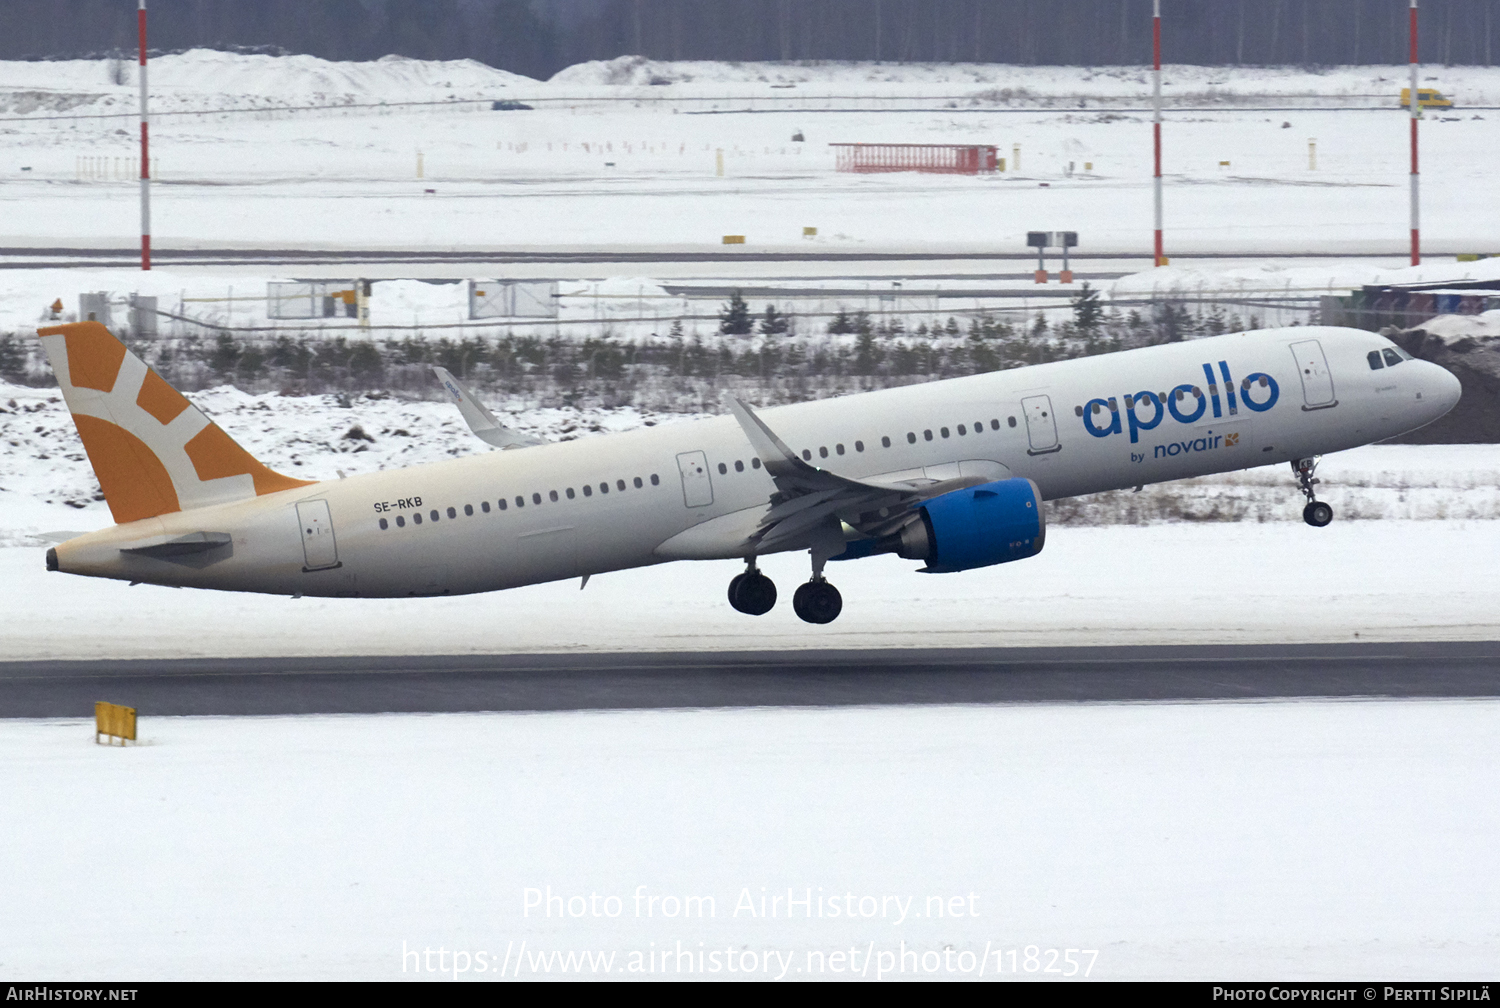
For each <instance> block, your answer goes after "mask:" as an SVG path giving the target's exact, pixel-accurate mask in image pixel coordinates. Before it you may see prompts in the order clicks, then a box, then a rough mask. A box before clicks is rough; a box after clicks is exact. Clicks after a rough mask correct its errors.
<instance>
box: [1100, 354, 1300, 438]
mask: <svg viewBox="0 0 1500 1008" xmlns="http://www.w3.org/2000/svg"><path fill="white" fill-rule="evenodd" d="M1219 374H1220V375H1221V376H1222V377H1223V386H1222V389H1221V386H1220V384H1219V381H1218V379H1216V378H1215V377H1214V370H1213V367H1212V366H1211V365H1209V364H1204V365H1203V377H1204V380H1205V383H1206V384H1207V390H1206V391H1205V390H1204V389H1203V388H1199V387H1198V386H1197V385H1190V384H1182V385H1178V386H1177V387H1175V388H1173V389H1172V391H1170V392H1151V391H1149V390H1142V391H1140V392H1137V393H1135V394H1134V395H1127V396H1125V397H1124V399H1125V409H1124V411H1123V412H1124V414H1125V420H1124V425H1123V426H1122V425H1121V420H1120V413H1121V410H1120V404H1119V402H1118V401H1117V400H1116V399H1115V397H1114V396H1110V397H1109V398H1108V399H1090V400H1089V401H1088V402H1087V403H1086V404H1084V406H1083V428H1084V430H1086V431H1088V432H1089V433H1090V434H1092V435H1094V437H1101V438H1102V437H1109V436H1110V435H1111V434H1123V433H1124V432H1125V431H1124V428H1125V427H1129V428H1130V443H1131V444H1135V443H1136V442H1138V441H1140V439H1141V438H1140V432H1141V431H1148V430H1152V429H1154V428H1156V427H1158V426H1160V424H1161V422H1162V421H1163V420H1165V419H1166V418H1167V416H1168V415H1169V414H1170V415H1171V417H1172V419H1173V420H1176V421H1177V422H1178V423H1182V424H1195V423H1197V422H1198V421H1200V420H1202V419H1203V418H1204V415H1205V414H1206V413H1207V412H1208V411H1209V409H1210V407H1211V408H1212V409H1213V418H1214V419H1215V420H1217V419H1220V418H1222V417H1224V416H1226V415H1227V416H1235V415H1237V414H1238V413H1239V411H1240V406H1241V405H1244V407H1245V408H1246V409H1248V410H1251V411H1252V412H1255V413H1264V412H1265V411H1266V410H1268V409H1270V408H1271V407H1272V406H1275V405H1276V400H1277V399H1279V398H1280V397H1281V388H1280V387H1279V386H1278V385H1277V384H1276V379H1275V378H1272V377H1271V376H1270V375H1268V374H1266V373H1265V372H1264V371H1256V372H1255V373H1254V374H1250V375H1246V376H1245V377H1244V379H1243V380H1241V381H1240V382H1239V389H1238V392H1239V394H1238V395H1236V394H1235V392H1236V389H1235V381H1234V378H1233V377H1232V376H1231V375H1230V373H1229V363H1228V362H1227V361H1219ZM1221 391H1222V392H1223V399H1220V392H1221ZM1256 396H1262V397H1263V398H1261V399H1260V401H1259V402H1257V401H1256V399H1255V397H1256ZM1226 406H1227V408H1228V412H1227V413H1226V412H1225V408H1226ZM1147 411H1149V412H1147ZM1143 413H1146V414H1147V415H1145V416H1143V415H1142V414H1143ZM1106 414H1107V415H1108V417H1109V420H1108V423H1107V424H1106V425H1105V426H1102V427H1101V426H1100V425H1099V424H1098V423H1097V422H1096V419H1103V418H1104V416H1105V415H1106Z"/></svg>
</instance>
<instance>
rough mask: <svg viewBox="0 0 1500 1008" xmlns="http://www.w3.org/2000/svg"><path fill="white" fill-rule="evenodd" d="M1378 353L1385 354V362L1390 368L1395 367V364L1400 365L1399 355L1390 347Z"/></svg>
mask: <svg viewBox="0 0 1500 1008" xmlns="http://www.w3.org/2000/svg"><path fill="white" fill-rule="evenodd" d="M1380 352H1381V353H1383V354H1385V362H1386V363H1387V364H1389V365H1390V366H1391V367H1395V366H1396V365H1397V364H1400V363H1401V355H1400V354H1398V353H1397V352H1396V351H1394V350H1392V349H1391V348H1390V347H1386V348H1385V349H1384V350H1382V351H1380Z"/></svg>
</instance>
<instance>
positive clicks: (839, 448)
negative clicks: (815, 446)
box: [833, 445, 844, 455]
mask: <svg viewBox="0 0 1500 1008" xmlns="http://www.w3.org/2000/svg"><path fill="white" fill-rule="evenodd" d="M833 450H834V451H836V452H838V453H839V454H840V455H842V454H844V446H843V445H834V446H833Z"/></svg>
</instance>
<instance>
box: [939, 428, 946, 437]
mask: <svg viewBox="0 0 1500 1008" xmlns="http://www.w3.org/2000/svg"><path fill="white" fill-rule="evenodd" d="M938 433H939V434H941V435H943V437H947V436H948V428H946V427H940V428H939V429H938Z"/></svg>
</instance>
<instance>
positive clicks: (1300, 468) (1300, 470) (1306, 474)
mask: <svg viewBox="0 0 1500 1008" xmlns="http://www.w3.org/2000/svg"><path fill="white" fill-rule="evenodd" d="M1317 468H1318V460H1317V459H1315V458H1305V459H1294V460H1293V461H1292V475H1293V476H1295V477H1296V478H1297V486H1298V488H1299V489H1300V490H1301V491H1302V493H1303V494H1304V495H1305V496H1306V497H1307V506H1306V507H1304V508H1303V509H1302V520H1303V521H1305V522H1307V524H1309V525H1311V526H1312V527H1313V528H1322V527H1323V526H1324V525H1327V524H1328V523H1329V522H1331V521H1333V508H1331V507H1329V506H1328V505H1327V504H1325V503H1323V502H1322V501H1320V500H1318V498H1317V496H1316V495H1315V494H1314V492H1313V486H1314V485H1315V484H1318V483H1321V482H1322V480H1318V479H1314V478H1313V473H1314V472H1315V471H1316V470H1317Z"/></svg>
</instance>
